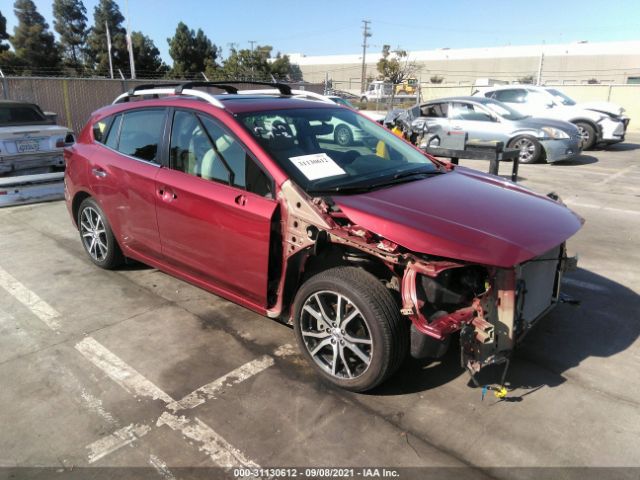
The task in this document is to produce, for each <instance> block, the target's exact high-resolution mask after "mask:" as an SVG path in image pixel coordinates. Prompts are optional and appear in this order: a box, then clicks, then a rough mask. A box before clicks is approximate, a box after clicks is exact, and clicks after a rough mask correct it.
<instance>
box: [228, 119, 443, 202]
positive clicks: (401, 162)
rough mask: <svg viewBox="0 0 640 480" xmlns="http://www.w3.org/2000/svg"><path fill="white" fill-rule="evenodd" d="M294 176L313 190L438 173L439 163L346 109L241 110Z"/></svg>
mask: <svg viewBox="0 0 640 480" xmlns="http://www.w3.org/2000/svg"><path fill="white" fill-rule="evenodd" d="M238 117H239V118H240V121H241V122H242V123H243V124H244V126H245V127H246V128H247V129H248V130H249V131H250V132H251V133H252V134H253V135H254V137H255V138H256V139H257V140H258V142H260V144H261V145H262V146H263V148H264V149H265V150H266V151H267V153H268V154H269V155H271V157H272V158H273V159H274V160H276V161H277V162H278V163H279V164H280V165H281V166H282V168H283V169H284V170H285V171H286V172H287V173H288V174H289V176H290V177H291V178H292V179H293V180H294V181H295V182H296V183H297V184H298V185H300V186H301V187H302V188H303V189H304V190H306V191H307V192H309V193H317V192H322V191H336V192H337V191H344V192H347V191H349V190H354V189H368V188H376V187H379V186H383V185H385V183H387V182H388V183H397V181H398V180H399V179H400V178H402V179H403V180H402V181H411V179H412V178H411V175H412V173H415V174H416V176H419V175H423V176H424V175H428V174H430V173H438V172H439V168H438V166H437V165H436V164H435V163H433V162H432V161H431V160H429V158H428V157H427V156H426V155H424V154H422V153H421V152H420V151H418V150H416V149H415V148H413V147H412V146H411V145H409V144H407V143H406V142H405V141H404V140H401V139H400V138H398V137H397V136H395V135H394V134H392V133H391V132H389V131H388V130H387V129H385V128H383V127H381V126H380V125H378V124H377V123H374V122H372V121H371V120H368V119H366V118H364V117H362V116H360V115H358V114H357V113H355V112H354V111H352V110H348V109H345V108H339V107H338V108H305V109H292V110H281V111H268V112H255V113H245V114H240V115H238Z"/></svg>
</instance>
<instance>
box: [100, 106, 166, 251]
mask: <svg viewBox="0 0 640 480" xmlns="http://www.w3.org/2000/svg"><path fill="white" fill-rule="evenodd" d="M166 119H167V109H165V108H148V109H139V110H131V111H127V112H123V113H121V114H118V115H114V116H113V117H110V118H108V119H105V120H103V121H101V122H97V123H96V125H95V126H94V132H93V135H94V138H95V139H96V142H97V144H96V151H95V152H94V154H92V155H90V156H89V157H88V160H89V178H90V179H91V180H90V186H91V189H92V191H93V192H94V195H95V197H96V198H97V200H98V202H99V203H100V206H101V207H102V209H103V210H104V211H105V213H106V215H107V218H108V219H109V222H110V223H111V224H112V227H113V229H114V231H115V232H116V235H117V237H118V242H119V244H120V246H121V247H122V248H124V249H125V253H126V250H127V249H130V250H133V251H135V252H136V253H138V254H140V255H142V256H148V257H152V258H156V259H158V258H160V256H161V248H160V237H159V235H158V223H157V221H156V193H155V177H156V175H157V174H158V171H159V170H160V158H162V152H161V149H162V137H163V134H164V129H165V126H166ZM101 130H102V131H101Z"/></svg>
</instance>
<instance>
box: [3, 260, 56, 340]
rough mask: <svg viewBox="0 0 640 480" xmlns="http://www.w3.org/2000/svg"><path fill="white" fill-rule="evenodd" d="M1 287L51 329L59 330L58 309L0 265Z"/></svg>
mask: <svg viewBox="0 0 640 480" xmlns="http://www.w3.org/2000/svg"><path fill="white" fill-rule="evenodd" d="M0 287H2V288H4V289H5V290H6V291H7V292H8V293H9V294H10V295H12V296H13V297H14V298H15V299H16V300H18V301H19V302H20V303H22V304H23V305H24V306H25V307H27V308H28V309H29V310H31V312H32V313H33V314H34V315H35V316H36V317H38V318H39V319H40V320H42V321H43V322H44V324H45V325H46V326H47V327H49V328H50V329H51V330H53V331H57V330H58V329H59V328H60V323H59V321H58V318H60V314H59V313H58V312H57V311H56V309H55V308H53V307H52V306H51V305H49V304H48V303H47V302H45V301H44V300H42V299H41V298H40V297H39V296H38V295H36V294H35V293H34V292H32V291H31V290H29V289H28V288H27V287H25V286H24V285H23V284H22V283H20V282H19V281H18V280H16V279H15V278H14V277H13V276H12V275H11V274H10V273H9V272H7V271H6V270H5V269H3V268H2V267H0Z"/></svg>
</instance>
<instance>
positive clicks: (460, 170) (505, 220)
mask: <svg viewBox="0 0 640 480" xmlns="http://www.w3.org/2000/svg"><path fill="white" fill-rule="evenodd" d="M333 199H334V201H335V203H336V204H337V205H338V206H339V207H340V208H341V209H342V211H343V212H344V213H345V215H346V216H347V217H348V218H349V219H350V220H351V221H352V222H353V223H355V224H357V225H359V226H361V227H363V228H366V229H367V230H370V231H372V232H374V233H376V234H378V235H380V236H382V237H384V238H386V239H388V240H390V241H392V242H394V243H397V244H398V245H401V246H403V247H405V248H407V249H409V250H411V251H414V252H418V253H425V254H430V255H435V256H441V257H446V258H451V259H457V260H463V261H468V262H473V263H479V264H484V265H494V266H498V267H505V268H506V267H512V266H514V265H517V264H519V263H521V262H524V261H526V260H529V259H531V258H533V257H536V256H538V255H541V254H543V253H545V252H547V251H549V250H550V249H551V248H553V247H555V246H557V245H559V244H560V243H562V242H564V241H565V240H567V239H568V238H569V237H571V236H572V235H573V234H574V233H576V232H577V231H578V230H579V229H580V227H581V225H582V223H583V221H582V219H581V218H580V217H579V216H578V215H576V214H575V213H573V212H572V211H571V210H569V209H568V208H567V207H565V206H563V205H561V204H559V203H557V202H555V201H553V200H551V199H549V198H547V197H543V196H540V195H537V194H535V193H533V192H531V191H530V190H527V189H525V188H522V187H520V186H518V185H515V184H512V183H509V182H505V181H503V180H501V179H499V178H497V177H494V176H489V175H485V174H482V173H480V172H476V171H474V170H471V169H467V168H464V167H456V168H455V170H454V171H452V172H449V173H446V174H441V175H437V176H433V177H429V178H426V179H423V180H417V181H414V182H409V183H403V184H400V185H397V186H394V187H389V188H384V189H380V190H375V191H372V192H368V193H364V194H358V195H349V196H334V197H333Z"/></svg>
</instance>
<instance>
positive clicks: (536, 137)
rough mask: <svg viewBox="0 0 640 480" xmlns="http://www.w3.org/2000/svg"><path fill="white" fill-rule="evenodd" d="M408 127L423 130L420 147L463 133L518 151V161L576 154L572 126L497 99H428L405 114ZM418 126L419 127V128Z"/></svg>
mask: <svg viewBox="0 0 640 480" xmlns="http://www.w3.org/2000/svg"><path fill="white" fill-rule="evenodd" d="M407 114H408V116H409V118H411V119H412V126H413V128H414V130H415V128H416V127H418V128H421V127H426V128H425V131H426V133H425V134H424V136H423V138H422V139H421V142H420V145H421V146H430V147H435V146H439V145H440V144H441V143H442V142H443V139H445V138H446V136H448V135H454V134H462V133H466V134H467V135H468V140H467V141H468V142H474V141H479V142H494V141H499V142H504V144H505V145H506V146H507V147H508V148H517V149H519V150H520V162H522V163H535V162H541V161H547V162H557V161H560V160H569V159H572V158H574V157H576V156H578V155H579V154H580V151H581V150H580V135H579V132H578V129H577V128H576V126H575V125H573V124H571V123H569V122H565V121H562V120H554V119H547V118H537V117H529V116H526V115H523V114H521V113H519V112H517V111H516V110H514V109H513V108H511V107H509V106H508V105H505V104H504V103H502V102H499V101H497V100H493V99H489V98H482V97H450V98H442V99H438V100H431V101H429V102H427V103H423V104H421V105H417V106H415V107H413V108H411V109H409V110H408V111H407ZM420 124H421V125H420Z"/></svg>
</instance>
